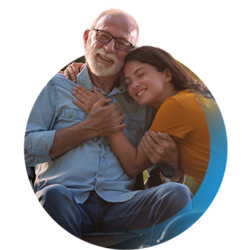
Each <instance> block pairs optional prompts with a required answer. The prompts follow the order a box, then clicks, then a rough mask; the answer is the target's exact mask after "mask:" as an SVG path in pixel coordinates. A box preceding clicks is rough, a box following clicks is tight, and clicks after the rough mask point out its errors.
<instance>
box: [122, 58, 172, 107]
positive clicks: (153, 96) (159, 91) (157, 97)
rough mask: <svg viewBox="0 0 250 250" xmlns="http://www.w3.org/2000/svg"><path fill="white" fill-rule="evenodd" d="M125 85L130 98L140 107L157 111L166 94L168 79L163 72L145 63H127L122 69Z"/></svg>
mask: <svg viewBox="0 0 250 250" xmlns="http://www.w3.org/2000/svg"><path fill="white" fill-rule="evenodd" d="M123 73H124V79H125V84H126V85H127V88H128V92H129V94H130V95H131V97H132V98H133V99H134V100H135V101H136V102H138V103H139V104H140V105H142V106H152V107H154V108H156V109H159V108H160V106H161V104H162V103H163V101H164V100H165V99H166V98H167V94H168V92H169V91H168V82H169V80H168V78H167V77H166V74H165V73H164V72H158V71H157V70H156V68H155V67H154V66H152V65H150V64H147V63H141V62H139V61H129V62H127V63H126V64H125V65H124V68H123Z"/></svg>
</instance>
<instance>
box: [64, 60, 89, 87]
mask: <svg viewBox="0 0 250 250" xmlns="http://www.w3.org/2000/svg"><path fill="white" fill-rule="evenodd" d="M84 66H85V63H76V62H73V63H72V64H70V65H68V67H67V68H66V69H65V70H64V72H63V74H64V77H65V78H66V79H69V78H70V79H71V80H72V81H73V82H76V80H77V75H78V74H79V73H80V72H81V71H82V70H83V68H84Z"/></svg>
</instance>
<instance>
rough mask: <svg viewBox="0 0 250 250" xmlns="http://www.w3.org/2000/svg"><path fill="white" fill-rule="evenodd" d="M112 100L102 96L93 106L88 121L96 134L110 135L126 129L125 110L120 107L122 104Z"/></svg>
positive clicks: (91, 129) (91, 130)
mask: <svg viewBox="0 0 250 250" xmlns="http://www.w3.org/2000/svg"><path fill="white" fill-rule="evenodd" d="M110 102H111V100H110V99H104V98H101V99H100V100H98V101H97V102H96V103H95V104H94V105H93V107H92V108H91V110H90V112H89V114H88V116H87V118H86V120H85V121H86V122H87V123H89V124H90V125H91V126H90V132H92V133H93V134H94V136H108V135H111V134H114V133H117V132H120V131H122V130H124V129H125V127H126V125H125V124H123V122H124V121H125V117H124V116H123V115H122V114H123V111H122V110H121V109H120V104H119V103H118V102H114V103H112V104H110V105H107V104H109V103H110Z"/></svg>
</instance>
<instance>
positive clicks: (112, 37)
mask: <svg viewBox="0 0 250 250" xmlns="http://www.w3.org/2000/svg"><path fill="white" fill-rule="evenodd" d="M90 30H94V31H96V39H97V40H98V38H97V33H98V31H102V32H104V33H107V34H109V35H110V36H111V39H110V40H109V41H108V42H103V41H100V40H98V41H99V42H101V43H105V44H107V43H109V42H110V41H111V40H112V39H115V48H116V49H118V50H120V51H123V52H127V51H128V50H129V49H130V48H132V49H135V48H136V46H135V45H133V44H132V43H131V42H129V41H127V40H125V39H123V38H120V37H115V36H113V35H111V34H110V33H109V32H107V31H104V30H100V29H94V28H93V29H90ZM116 39H121V40H123V41H125V42H127V43H129V44H130V46H129V47H128V49H127V50H122V49H119V48H117V47H116Z"/></svg>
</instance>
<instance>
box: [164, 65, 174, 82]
mask: <svg viewBox="0 0 250 250" xmlns="http://www.w3.org/2000/svg"><path fill="white" fill-rule="evenodd" d="M163 73H164V75H165V81H166V82H170V81H171V80H172V74H171V72H170V71H169V69H168V68H166V69H165V70H164V71H163Z"/></svg>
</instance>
